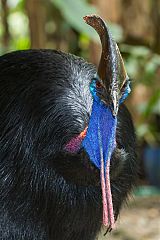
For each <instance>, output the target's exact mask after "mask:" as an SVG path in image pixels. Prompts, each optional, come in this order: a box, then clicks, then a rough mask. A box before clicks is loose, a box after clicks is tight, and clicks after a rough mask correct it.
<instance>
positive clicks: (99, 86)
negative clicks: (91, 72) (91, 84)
mask: <svg viewBox="0 0 160 240" xmlns="http://www.w3.org/2000/svg"><path fill="white" fill-rule="evenodd" d="M96 88H97V89H102V84H101V83H100V82H99V81H97V82H96Z"/></svg>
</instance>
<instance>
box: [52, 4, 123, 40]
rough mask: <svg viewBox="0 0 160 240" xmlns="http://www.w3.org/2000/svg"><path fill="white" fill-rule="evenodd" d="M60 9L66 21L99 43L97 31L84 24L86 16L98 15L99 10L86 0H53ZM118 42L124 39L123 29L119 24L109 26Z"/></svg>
mask: <svg viewBox="0 0 160 240" xmlns="http://www.w3.org/2000/svg"><path fill="white" fill-rule="evenodd" d="M51 2H52V3H53V4H54V5H55V6H56V7H57V8H58V9H59V11H60V12H61V14H62V16H63V17H64V19H65V20H66V21H67V22H68V23H69V25H70V26H72V27H73V28H74V29H76V30H77V31H78V32H80V33H83V34H86V35H87V36H89V37H90V38H91V39H93V40H94V41H96V42H97V41H99V37H98V34H97V33H96V31H95V30H94V29H93V28H91V27H90V26H88V25H87V24H85V23H84V21H83V17H84V16H85V15H90V14H96V13H97V9H96V8H95V7H93V6H92V5H90V4H88V3H87V2H86V1H85V0H51ZM108 25H109V27H110V30H111V32H112V34H113V36H114V38H115V40H116V41H118V42H119V41H121V40H122V37H123V31H122V28H121V27H120V26H119V25H118V24H113V23H112V24H111V23H109V24H108Z"/></svg>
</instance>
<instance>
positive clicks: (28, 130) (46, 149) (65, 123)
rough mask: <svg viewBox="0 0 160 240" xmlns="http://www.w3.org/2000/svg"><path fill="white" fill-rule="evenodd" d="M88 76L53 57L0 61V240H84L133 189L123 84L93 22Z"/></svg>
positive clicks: (76, 62) (102, 29) (101, 26)
mask: <svg viewBox="0 0 160 240" xmlns="http://www.w3.org/2000/svg"><path fill="white" fill-rule="evenodd" d="M84 19H85V21H86V22H87V23H88V24H89V25H91V26H92V27H93V28H95V30H96V31H97V32H98V34H99V36H100V39H101V43H102V55H101V60H100V64H99V67H98V70H96V68H95V66H93V65H92V64H90V63H87V62H86V61H85V60H84V59H82V58H80V57H77V56H74V55H71V54H67V53H63V52H60V51H54V50H26V51H17V52H12V53H9V54H5V55H3V56H1V57H0V239H2V240H93V239H95V238H96V237H97V234H98V232H99V231H100V229H101V227H102V225H105V226H107V228H108V229H109V230H111V229H112V228H113V227H114V223H115V220H116V219H117V217H118V214H119V211H120V208H121V205H122V203H123V202H124V201H125V200H126V198H127V195H128V193H129V192H130V190H131V189H132V186H133V185H134V184H135V181H136V177H137V160H136V153H135V147H136V143H135V134H134V127H133V124H132V120H131V116H130V114H129V112H128V110H127V108H126V107H125V106H124V104H123V103H122V102H123V100H124V99H125V98H126V97H127V95H128V94H129V92H130V80H129V78H128V76H127V74H126V71H125V68H124V64H123V60H122V58H121V55H120V52H119V50H118V47H117V45H116V43H115V41H114V40H113V39H112V36H111V34H110V33H109V30H108V28H107V26H106V25H105V23H104V22H103V20H102V19H101V18H100V17H98V16H95V15H92V16H86V17H85V18H84Z"/></svg>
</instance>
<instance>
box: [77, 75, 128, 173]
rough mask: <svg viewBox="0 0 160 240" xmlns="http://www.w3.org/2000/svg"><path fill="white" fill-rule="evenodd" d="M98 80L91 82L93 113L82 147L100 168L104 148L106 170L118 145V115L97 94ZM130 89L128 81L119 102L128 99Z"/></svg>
mask: <svg viewBox="0 0 160 240" xmlns="http://www.w3.org/2000/svg"><path fill="white" fill-rule="evenodd" d="M97 81H98V78H94V79H93V80H92V82H91V84H90V91H91V94H92V96H93V105H92V113H91V117H90V121H89V125H88V130H87V135H86V137H85V138H84V140H83V142H82V147H84V149H85V150H86V152H87V153H88V155H89V157H90V160H91V162H92V163H93V164H94V165H95V166H96V167H98V168H99V169H100V167H101V154H100V149H102V151H103V161H104V172H106V165H107V160H108V159H109V158H110V157H111V154H112V152H113V150H114V148H115V146H116V126H117V117H114V116H113V114H112V111H111V109H110V108H109V107H108V106H107V105H105V104H104V103H103V102H102V101H101V99H100V98H99V97H98V96H97V91H100V90H99V89H98V90H97V88H96V83H97ZM130 91H131V90H130V86H129V83H128V85H127V86H126V89H124V93H123V95H122V97H121V98H120V101H119V104H121V103H122V102H123V101H124V100H125V99H126V97H127V96H128V94H129V93H130Z"/></svg>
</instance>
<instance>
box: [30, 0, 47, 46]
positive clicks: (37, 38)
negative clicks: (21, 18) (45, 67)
mask: <svg viewBox="0 0 160 240" xmlns="http://www.w3.org/2000/svg"><path fill="white" fill-rule="evenodd" d="M26 10H27V14H28V18H29V27H30V36H31V48H45V44H46V33H45V20H46V8H45V4H44V1H42V0H26Z"/></svg>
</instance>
